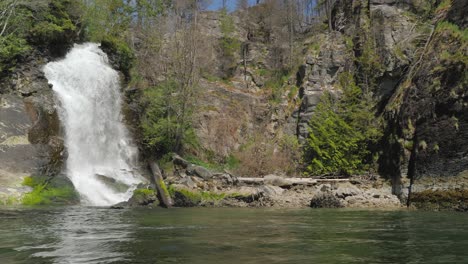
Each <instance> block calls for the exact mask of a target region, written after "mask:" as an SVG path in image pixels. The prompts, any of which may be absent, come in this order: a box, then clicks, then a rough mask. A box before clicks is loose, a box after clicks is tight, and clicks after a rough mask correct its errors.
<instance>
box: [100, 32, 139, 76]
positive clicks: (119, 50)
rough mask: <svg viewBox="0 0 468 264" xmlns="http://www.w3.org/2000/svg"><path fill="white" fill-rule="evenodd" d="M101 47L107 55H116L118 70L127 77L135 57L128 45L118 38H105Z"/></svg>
mask: <svg viewBox="0 0 468 264" xmlns="http://www.w3.org/2000/svg"><path fill="white" fill-rule="evenodd" d="M101 45H102V48H103V49H104V50H106V51H107V52H108V53H110V54H115V55H116V58H117V60H116V62H117V67H118V70H120V71H122V72H123V73H124V74H125V75H126V76H127V77H129V76H130V70H131V69H132V67H133V64H134V62H135V55H134V54H133V51H132V49H131V48H130V47H129V46H128V44H127V43H126V42H125V41H123V40H122V39H120V38H118V37H112V36H106V37H105V38H104V39H102V41H101Z"/></svg>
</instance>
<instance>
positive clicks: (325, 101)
mask: <svg viewBox="0 0 468 264" xmlns="http://www.w3.org/2000/svg"><path fill="white" fill-rule="evenodd" d="M339 86H340V88H341V90H342V94H341V96H340V98H339V99H338V98H336V97H335V96H334V95H332V94H331V93H329V92H326V93H325V94H324V95H323V96H322V98H321V101H320V103H319V104H318V105H317V108H316V111H315V114H314V116H313V118H312V119H311V121H310V123H309V126H310V131H309V132H310V134H309V138H308V139H307V146H306V147H307V150H306V160H307V161H308V162H309V165H308V166H307V170H308V172H309V173H311V174H314V175H319V174H329V173H332V174H337V173H341V174H345V175H351V174H355V173H360V172H363V171H365V170H368V169H370V168H371V165H372V164H373V161H374V159H373V155H372V154H373V153H372V151H371V149H372V146H373V145H374V144H376V143H377V141H378V140H379V139H380V137H381V132H380V131H381V130H380V129H379V125H380V122H379V119H378V118H376V117H375V116H374V112H373V105H374V104H373V100H372V97H371V96H370V95H368V94H364V93H363V92H362V90H361V89H360V88H359V87H358V86H357V85H356V84H355V82H354V80H353V77H352V75H351V74H350V73H343V74H341V76H340V78H339Z"/></svg>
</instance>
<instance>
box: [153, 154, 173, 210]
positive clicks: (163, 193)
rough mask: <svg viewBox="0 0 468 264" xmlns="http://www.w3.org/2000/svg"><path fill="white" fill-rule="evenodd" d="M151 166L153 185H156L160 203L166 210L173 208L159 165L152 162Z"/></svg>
mask: <svg viewBox="0 0 468 264" xmlns="http://www.w3.org/2000/svg"><path fill="white" fill-rule="evenodd" d="M149 165H150V168H151V172H152V174H153V183H154V185H156V190H157V191H158V195H157V197H158V199H159V203H160V204H161V205H162V206H164V207H166V208H170V207H172V205H173V202H172V198H171V195H170V194H169V191H168V190H167V187H166V184H165V183H164V180H163V177H162V174H161V170H160V169H159V166H158V164H157V163H156V162H155V161H151V162H150V163H149Z"/></svg>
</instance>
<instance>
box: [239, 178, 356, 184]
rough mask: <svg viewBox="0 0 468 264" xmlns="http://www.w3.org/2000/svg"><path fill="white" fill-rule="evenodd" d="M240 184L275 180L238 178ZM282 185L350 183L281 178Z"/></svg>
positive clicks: (333, 180) (332, 180) (344, 180)
mask: <svg viewBox="0 0 468 264" xmlns="http://www.w3.org/2000/svg"><path fill="white" fill-rule="evenodd" d="M278 178H279V177H278ZM237 180H239V182H242V183H246V184H264V183H268V181H271V180H275V179H269V178H246V177H241V178H237ZM280 181H281V183H279V184H278V185H284V186H286V185H312V184H317V183H334V182H349V179H312V178H281V180H280Z"/></svg>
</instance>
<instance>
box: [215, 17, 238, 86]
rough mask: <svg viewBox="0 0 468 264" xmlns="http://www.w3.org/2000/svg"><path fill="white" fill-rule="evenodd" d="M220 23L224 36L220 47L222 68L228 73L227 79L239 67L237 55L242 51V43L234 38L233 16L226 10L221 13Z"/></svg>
mask: <svg viewBox="0 0 468 264" xmlns="http://www.w3.org/2000/svg"><path fill="white" fill-rule="evenodd" d="M220 21H221V25H220V28H221V34H222V37H221V40H220V47H221V52H222V54H223V61H222V65H221V66H222V69H223V71H224V72H226V73H227V74H226V77H230V76H231V75H232V72H233V71H232V69H233V68H235V67H236V66H237V65H236V54H238V53H239V51H240V47H241V42H240V41H239V40H237V39H236V38H233V37H232V35H233V33H234V31H235V27H234V20H233V18H232V16H230V15H229V14H227V12H226V10H222V11H221V17H220Z"/></svg>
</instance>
